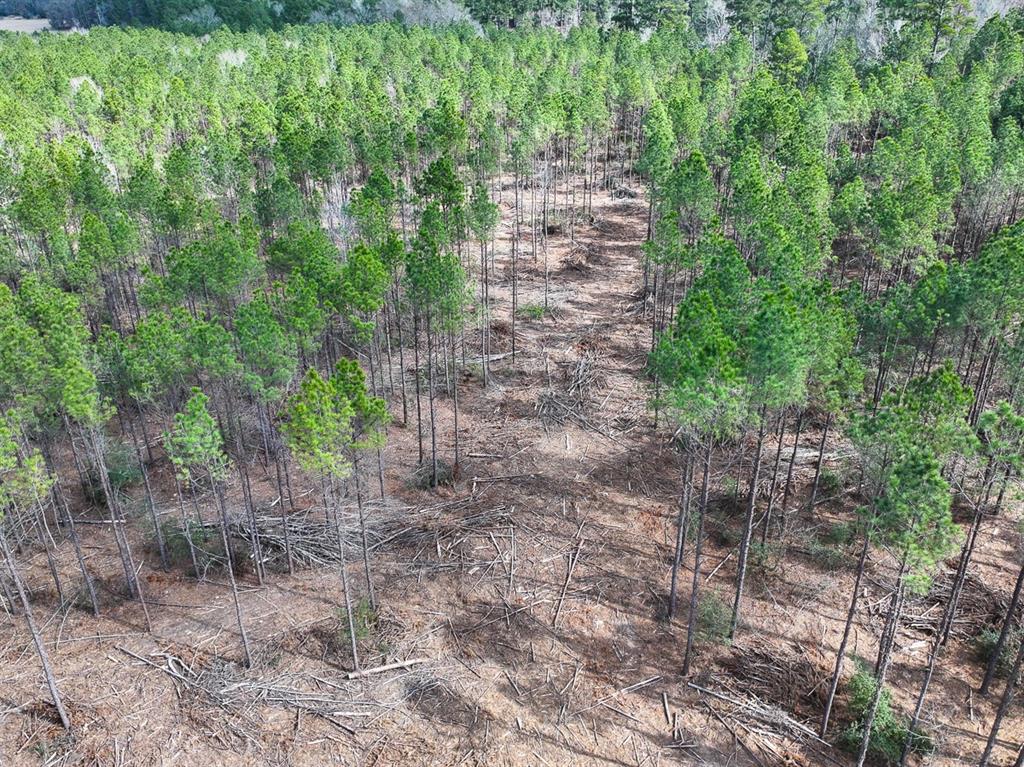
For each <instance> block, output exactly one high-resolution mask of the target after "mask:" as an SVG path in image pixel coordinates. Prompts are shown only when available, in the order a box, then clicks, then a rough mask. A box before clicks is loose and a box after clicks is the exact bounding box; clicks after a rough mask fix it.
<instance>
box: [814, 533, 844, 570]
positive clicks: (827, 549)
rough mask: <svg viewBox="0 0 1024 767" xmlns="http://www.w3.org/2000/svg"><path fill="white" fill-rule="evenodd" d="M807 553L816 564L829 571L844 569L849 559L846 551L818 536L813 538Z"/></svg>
mask: <svg viewBox="0 0 1024 767" xmlns="http://www.w3.org/2000/svg"><path fill="white" fill-rule="evenodd" d="M807 553H808V555H809V556H810V557H811V559H812V560H813V561H814V563H815V564H816V565H818V566H819V567H820V568H821V569H822V570H825V571H826V572H829V573H834V572H836V571H837V570H841V569H843V567H844V566H845V565H846V564H847V563H848V561H849V560H848V558H847V556H846V552H845V551H843V550H842V549H841V548H838V547H837V546H835V545H834V544H830V543H828V542H827V541H826V540H824V539H822V538H818V537H814V538H811V540H810V542H809V543H808V545H807Z"/></svg>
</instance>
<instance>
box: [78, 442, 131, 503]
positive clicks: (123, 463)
mask: <svg viewBox="0 0 1024 767" xmlns="http://www.w3.org/2000/svg"><path fill="white" fill-rule="evenodd" d="M104 460H105V461H106V464H107V478H108V479H109V480H110V487H111V488H112V489H113V491H114V492H115V493H116V494H117V496H118V498H120V499H123V498H124V489H125V488H126V487H128V486H130V485H134V484H137V483H139V482H141V481H142V467H141V466H139V459H138V456H137V455H136V454H135V451H134V450H133V449H132V448H130V447H128V446H127V445H124V444H122V443H113V444H111V445H109V446H108V447H107V451H106V455H104ZM85 479H86V485H85V488H84V490H85V495H86V498H88V500H89V502H90V503H93V504H96V505H98V506H105V505H106V502H107V499H106V497H105V496H104V495H103V483H102V482H100V476H99V473H98V471H97V470H96V467H95V466H90V467H89V469H88V471H87V472H86V478H85Z"/></svg>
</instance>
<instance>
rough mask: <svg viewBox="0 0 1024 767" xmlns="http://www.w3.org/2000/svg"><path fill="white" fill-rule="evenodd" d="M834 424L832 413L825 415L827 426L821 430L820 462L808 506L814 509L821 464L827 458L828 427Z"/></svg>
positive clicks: (815, 471) (817, 465) (816, 465)
mask: <svg viewBox="0 0 1024 767" xmlns="http://www.w3.org/2000/svg"><path fill="white" fill-rule="evenodd" d="M831 425H832V414H831V413H829V414H828V415H827V416H826V417H825V428H824V429H822V430H821V441H820V442H819V443H818V462H817V464H815V467H814V482H813V483H812V484H811V499H810V501H808V507H809V508H811V509H813V508H814V502H815V500H817V498H818V485H819V484H820V482H821V466H822V463H824V460H825V440H827V439H828V428H829V426H831Z"/></svg>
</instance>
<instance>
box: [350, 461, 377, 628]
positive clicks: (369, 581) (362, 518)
mask: <svg viewBox="0 0 1024 767" xmlns="http://www.w3.org/2000/svg"><path fill="white" fill-rule="evenodd" d="M352 469H353V470H352V477H353V479H355V483H356V508H357V509H358V510H359V537H360V538H361V539H362V544H363V571H364V572H365V574H366V595H367V597H368V598H369V600H370V609H371V610H374V611H375V610H376V609H377V596H376V594H375V593H374V591H373V576H372V574H371V573H370V543H369V540H368V539H367V537H366V510H365V509H364V508H363V486H362V482H360V481H359V456H358V455H356V456H354V457H353V459H352Z"/></svg>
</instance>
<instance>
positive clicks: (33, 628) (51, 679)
mask: <svg viewBox="0 0 1024 767" xmlns="http://www.w3.org/2000/svg"><path fill="white" fill-rule="evenodd" d="M0 553H2V554H3V557H4V562H5V563H6V564H7V569H8V570H10V572H11V578H12V579H13V580H14V589H15V591H17V592H18V601H20V602H21V609H22V611H23V612H24V614H25V623H27V624H28V630H29V633H31V634H32V641H33V643H35V646H36V653H37V654H38V655H39V662H40V663H41V664H42V666H43V676H44V677H45V678H46V686H47V687H49V688H50V697H51V698H52V699H53V705H54V708H56V709H57V715H58V716H59V717H60V723H61V725H63V727H64V729H65V730H70V729H71V719H70V718H69V717H68V712H67V709H65V708H64V702H63V701H62V700H61V697H60V690H59V689H58V688H57V678H56V677H55V676H54V674H53V667H52V666H51V665H50V656H49V654H48V653H47V652H46V644H45V643H44V642H43V637H42V635H41V634H40V633H39V627H38V626H37V625H36V620H35V616H34V615H33V613H32V604H31V602H29V601H28V595H27V594H26V593H25V586H24V584H23V583H22V582H21V576H20V575H18V568H17V567H15V565H14V558H13V557H12V556H11V551H10V549H9V548H8V546H7V539H6V538H5V537H4V536H3V534H2V533H0Z"/></svg>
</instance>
